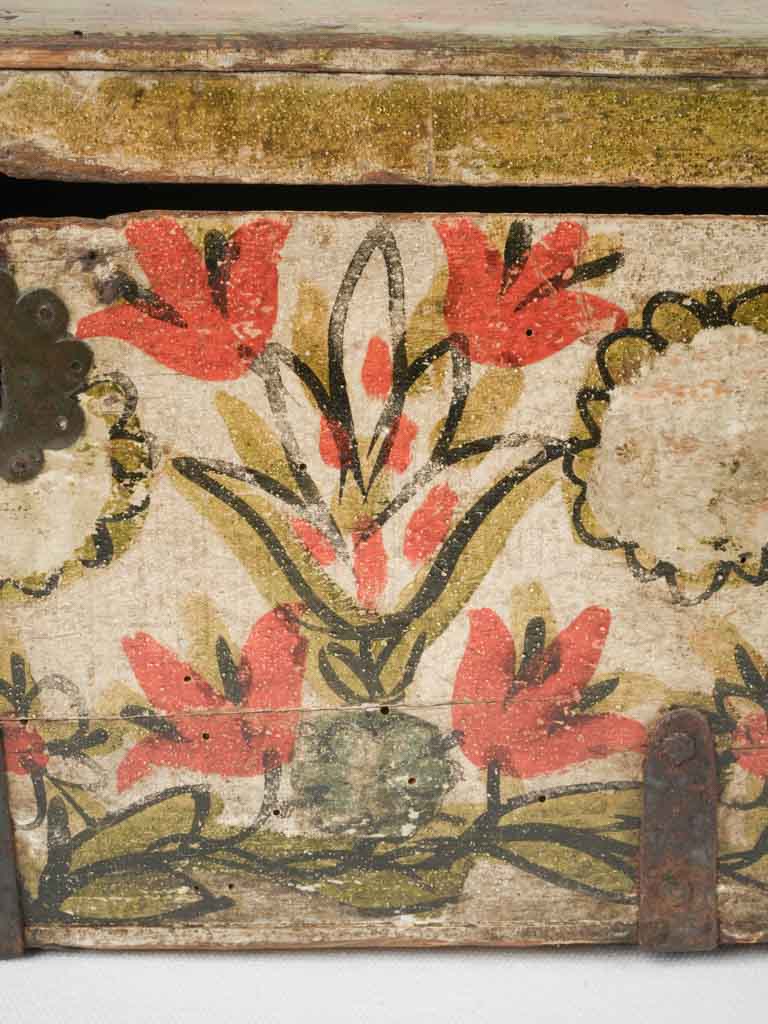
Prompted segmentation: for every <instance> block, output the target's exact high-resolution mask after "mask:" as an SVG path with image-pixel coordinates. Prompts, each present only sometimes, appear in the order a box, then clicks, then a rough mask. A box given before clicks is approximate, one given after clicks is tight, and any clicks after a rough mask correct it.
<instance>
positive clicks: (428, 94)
mask: <svg viewBox="0 0 768 1024" xmlns="http://www.w3.org/2000/svg"><path fill="white" fill-rule="evenodd" d="M0 170H2V172H3V173H6V174H9V175H11V176H16V177H22V178H24V177H26V178H54V179H60V180H81V181H105V182H115V181H143V182H181V181H186V182H201V183H205V182H220V183H227V182H228V183H252V184H258V183H286V184H305V185H306V184H342V185H343V184H358V183H359V184H371V183H390V184H428V185H451V184H462V185H511V184H516V185H579V184H582V185H634V186H637V185H647V186H662V185H676V186H702V185H704V186H737V187H738V186H759V185H765V184H768V80H759V81H755V80H747V79H738V78H736V79H734V78H732V79H728V80H727V81H718V82H707V81H704V80H680V81H676V82H675V83H670V82H664V81H659V80H650V79H647V80H637V79H617V78H614V79H594V78H593V79H586V78H577V77H576V78H574V77H570V78H542V77H539V78H526V77H515V78H494V77H478V78H471V79H468V78H461V77H460V76H450V77H442V78H435V77H429V76H409V75H370V76H361V75H329V74H324V75H316V74H301V73H296V74H291V73H281V74H270V75H263V76H256V75H248V74H232V75H222V74H217V75H200V74H194V73H181V72H180V73H178V74H172V75H164V74H159V75H147V74H140V73H136V74H130V73H125V72H95V71H84V72H59V73H53V72H42V71H36V72H29V73H26V74H23V75H19V74H17V73H14V72H9V71H5V72H0Z"/></svg>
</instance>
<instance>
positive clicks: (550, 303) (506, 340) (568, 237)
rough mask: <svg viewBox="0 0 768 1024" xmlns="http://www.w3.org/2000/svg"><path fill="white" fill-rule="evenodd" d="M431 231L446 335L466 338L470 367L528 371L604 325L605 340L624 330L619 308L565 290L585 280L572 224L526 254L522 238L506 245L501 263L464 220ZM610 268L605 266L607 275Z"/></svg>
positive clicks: (582, 234) (578, 231)
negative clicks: (442, 274) (441, 276)
mask: <svg viewBox="0 0 768 1024" xmlns="http://www.w3.org/2000/svg"><path fill="white" fill-rule="evenodd" d="M435 226H436V229H437V233H438V234H439V235H440V238H441V239H442V242H443V246H444V247H445V252H446V255H447V257H448V288H447V290H446V295H445V303H444V314H445V319H446V322H447V325H448V329H449V330H450V331H451V332H452V333H454V334H462V335H464V336H465V337H466V338H467V341H468V344H469V357H470V359H472V360H473V361H474V362H476V363H490V364H491V365H493V366H527V365H528V364H529V363H535V362H538V361H539V360H540V359H546V358H547V357H548V356H551V355H554V354H555V353H556V352H559V351H560V349H562V348H565V347H566V346H567V345H570V344H571V343H572V342H574V341H576V339H577V338H580V337H583V336H584V335H585V334H587V333H588V332H589V331H590V330H593V329H594V328H595V327H596V326H601V325H604V328H605V329H606V333H607V332H608V331H613V330H617V329H618V328H619V327H623V326H625V325H626V322H627V317H626V314H625V312H624V310H623V309H621V308H620V307H619V306H615V305H614V304H613V303H611V302H607V301H606V300H605V299H601V298H599V297H598V296H597V295H590V294H587V293H586V292H582V291H579V290H577V289H570V288H569V285H570V284H573V283H575V282H574V277H576V278H577V279H584V272H583V271H582V272H581V275H579V273H578V272H577V259H578V256H579V253H580V251H581V250H582V249H583V247H584V245H585V243H586V240H587V232H586V231H585V230H584V228H583V227H581V226H580V225H579V224H573V223H570V222H568V221H562V222H561V223H560V224H558V225H557V227H556V228H555V230H554V231H552V232H551V233H550V234H548V235H545V236H544V238H542V239H541V241H539V242H537V243H536V244H535V245H534V246H532V247H529V245H528V242H527V239H525V238H524V237H523V235H524V232H523V235H521V237H520V239H518V240H517V241H518V244H517V245H512V246H510V245H509V243H508V249H509V250H510V251H509V252H507V253H505V258H502V255H501V253H500V252H498V250H497V249H496V248H495V247H493V246H492V245H490V244H489V242H488V239H487V238H486V236H485V235H484V234H483V232H482V231H481V230H480V229H479V228H478V227H477V226H476V225H475V224H473V223H472V221H470V220H468V219H467V218H465V217H459V218H446V219H443V220H439V221H438V222H437V223H436V225H435ZM516 226H517V227H518V228H519V229H520V230H521V231H523V226H522V225H516ZM513 241H514V239H513ZM601 262H603V263H604V262H605V261H599V260H598V261H595V263H596V264H600V263H601ZM616 265H617V262H616V260H614V261H613V263H610V262H609V263H606V269H608V268H610V269H615V267H616ZM595 272H596V273H597V269H595ZM589 276H592V275H589Z"/></svg>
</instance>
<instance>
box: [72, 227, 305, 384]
mask: <svg viewBox="0 0 768 1024" xmlns="http://www.w3.org/2000/svg"><path fill="white" fill-rule="evenodd" d="M288 230H289V227H288V225H287V224H286V223H284V222H283V221H277V220H268V219H266V218H260V219H259V220H254V221H250V222H249V223H248V224H243V225H242V227H240V228H238V229H237V231H235V233H234V234H233V235H232V236H231V238H229V239H227V238H226V237H225V236H224V235H223V234H221V233H220V232H215V231H212V232H209V233H208V234H207V235H206V237H205V245H204V249H205V251H204V254H202V255H201V253H200V252H198V250H197V249H196V248H195V246H194V245H193V244H192V242H191V241H190V240H189V238H188V237H187V235H186V234H185V232H184V230H183V228H182V227H181V225H180V224H178V223H177V222H176V221H175V220H174V219H173V218H172V217H156V218H150V219H147V220H136V221H132V222H131V223H129V224H128V226H127V228H126V229H125V235H126V238H127V239H128V241H129V242H130V243H131V245H132V246H133V248H134V249H135V251H136V256H137V259H138V261H139V266H140V267H141V269H142V270H143V271H144V273H145V274H146V276H147V279H148V281H149V284H150V289H151V290H148V289H144V288H141V287H139V286H138V285H137V284H136V282H135V281H133V280H132V279H131V278H130V277H128V275H127V274H118V275H116V277H115V278H114V279H113V281H112V284H113V287H115V288H116V289H117V293H118V295H119V296H120V297H121V298H122V299H124V300H125V301H123V302H119V303H117V304H115V305H113V306H110V307H109V309H104V310H101V311H100V312H98V313H93V314H91V315H90V316H86V317H83V319H82V320H81V321H80V323H79V324H78V328H77V335H78V337H80V338H94V337H103V336H107V337H112V338H122V339H123V340H124V341H128V342H130V343H131V344H132V345H135V346H136V347H137V348H140V349H141V350H142V351H144V352H146V353H147V355H150V356H152V358H153V359H157V360H158V361H159V362H161V363H163V365H165V366H168V367H169V368H170V369H171V370H175V371H176V372H177V373H183V374H186V375H188V376H190V377H198V378H199V379H200V380H235V379H236V378H237V377H240V376H242V375H243V374H244V373H245V372H246V370H247V369H248V367H249V366H250V365H251V363H252V362H253V360H254V358H255V357H256V356H258V355H259V354H260V353H261V352H263V350H264V347H265V345H266V344H267V341H268V340H269V337H270V335H271V333H272V329H273V327H274V325H275V319H276V316H277V263H278V260H279V259H280V250H281V248H282V245H283V242H284V241H285V238H286V235H287V234H288Z"/></svg>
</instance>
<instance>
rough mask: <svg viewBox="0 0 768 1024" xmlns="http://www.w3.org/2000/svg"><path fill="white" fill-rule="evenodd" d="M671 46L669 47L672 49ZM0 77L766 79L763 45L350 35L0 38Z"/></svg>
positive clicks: (748, 41) (664, 38)
mask: <svg viewBox="0 0 768 1024" xmlns="http://www.w3.org/2000/svg"><path fill="white" fill-rule="evenodd" d="M671 40H672V41H671ZM0 69H19V70H34V69H43V70H45V69H65V70H70V71H79V70H102V71H107V70H111V71H139V70H142V71H179V70H186V71H192V70H200V71H212V72H215V71H252V72H263V71H280V70H291V71H306V72H313V71H314V72H323V71H325V72H340V73H351V74H355V73H357V74H371V73H382V74H432V75H440V74H450V75H478V74H482V75H571V74H575V75H587V76H591V75H595V76H605V75H621V76H625V77H629V78H642V77H661V78H664V77H679V76H697V77H714V78H717V77H725V76H727V77H734V76H744V77H748V78H762V77H765V75H766V74H768V37H767V38H765V39H755V38H744V39H734V40H727V39H724V40H721V39H716V40H713V39H711V38H706V37H701V38H693V39H691V40H690V41H689V42H688V44H685V43H680V41H679V39H678V37H676V36H675V37H674V38H673V37H672V35H671V34H670V35H665V34H659V36H657V37H655V38H654V37H651V38H649V36H648V34H647V33H634V34H629V35H626V36H619V37H617V38H614V37H599V38H597V39H592V38H583V37H578V36H576V37H573V38H559V39H556V40H554V39H539V40H529V39H522V38H521V39H519V40H510V41H508V42H504V41H501V40H499V39H496V38H493V37H482V36H478V37H474V38H473V37H470V36H458V37H454V36H444V37H441V36H435V35H428V34H425V35H423V36H421V37H417V36H411V37H405V38H403V37H397V36H381V35H376V36H373V35H363V34H355V33H343V34H341V35H339V34H338V33H334V34H329V33H313V34H306V35H294V36H291V35H270V34H251V33H249V34H242V35H238V34H224V35H199V34H178V33H172V34H171V33H169V34H164V35H160V34H137V35H119V34H106V33H98V34H93V35H91V34H89V35H86V36H83V37H75V36H73V34H72V33H68V34H62V33H59V34H56V33H53V34H50V35H48V34H41V35H18V34H12V33H8V32H3V33H0Z"/></svg>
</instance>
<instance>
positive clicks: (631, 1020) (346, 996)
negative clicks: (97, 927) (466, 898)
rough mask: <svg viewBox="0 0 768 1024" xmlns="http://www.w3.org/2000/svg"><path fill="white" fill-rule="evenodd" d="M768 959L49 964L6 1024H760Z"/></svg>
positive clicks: (16, 970)
mask: <svg viewBox="0 0 768 1024" xmlns="http://www.w3.org/2000/svg"><path fill="white" fill-rule="evenodd" d="M766 994H768V949H767V950H762V949H759V948H755V949H740V950H727V951H721V952H719V953H717V954H714V955H712V956H689V957H649V956H644V955H643V954H641V953H639V952H637V951H635V950H631V951H626V950H616V949H590V950H586V951H585V950H578V951H573V950H561V951H546V952H542V951H531V950H528V951H520V950H518V951H474V950H452V951H439V952H426V951H409V952H404V951H399V952H393V951H387V952H375V953H372V952H314V953H295V952H294V953H259V954H253V953H239V954H223V953H220V954H205V953H199V954H174V955H165V954H159V953H155V954H153V953H144V954H128V953H124V954H115V953H101V954H99V953H96V954H93V953H78V952H72V953H48V952H46V953H38V954H31V955H28V956H27V957H26V958H25V959H23V960H21V961H13V962H6V963H0V1021H1V1022H2V1024H54V1022H55V1024H197V1022H201V1024H218V1022H221V1024H252V1022H253V1024H293V1022H296V1024H304V1022H306V1024H310V1022H312V1024H326V1022H328V1024H379V1022H387V1024H390V1022H396V1024H438V1022H439V1024H486V1022H487V1024H491V1022H493V1024H517V1022H520V1024H548V1022H550V1021H552V1022H560V1021H563V1022H566V1021H567V1022H569V1024H571V1022H577V1021H589V1024H709V1022H710V1021H711V1022H714V1021H718V1022H720V1021H722V1022H729V1021H734V1020H747V1019H750V1018H751V1019H755V1020H757V1019H760V1018H762V1017H763V1015H764V1013H765V1005H766Z"/></svg>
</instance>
